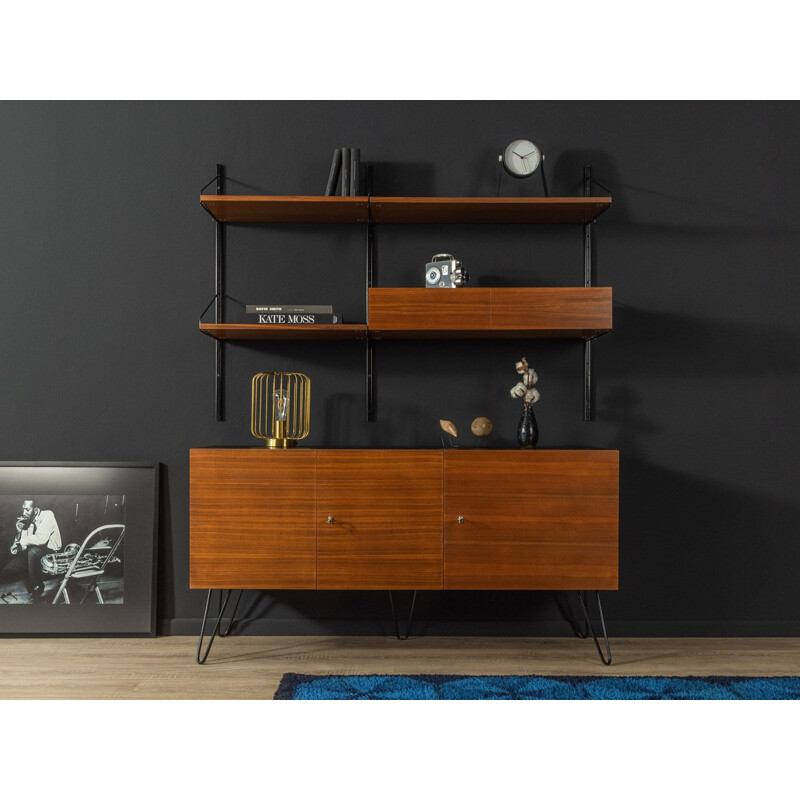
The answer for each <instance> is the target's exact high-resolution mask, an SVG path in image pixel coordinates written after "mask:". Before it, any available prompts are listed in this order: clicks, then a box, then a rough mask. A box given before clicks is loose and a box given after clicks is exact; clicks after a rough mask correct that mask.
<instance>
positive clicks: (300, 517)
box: [189, 448, 316, 589]
mask: <svg viewBox="0 0 800 800" xmlns="http://www.w3.org/2000/svg"><path fill="white" fill-rule="evenodd" d="M315 486H316V453H315V452H314V451H313V450H301V449H297V450H287V451H275V450H272V451H269V450H267V449H266V448H264V449H263V450H259V449H255V448H250V449H242V450H232V449H231V450H228V449H219V450H217V449H208V450H192V451H191V453H190V502H189V509H190V511H189V531H190V534H189V538H190V551H191V553H190V564H191V568H190V584H189V585H190V586H191V587H192V588H193V589H212V588H214V589H217V588H228V589H314V588H315V587H316V535H315V532H314V509H315V502H316V498H315Z"/></svg>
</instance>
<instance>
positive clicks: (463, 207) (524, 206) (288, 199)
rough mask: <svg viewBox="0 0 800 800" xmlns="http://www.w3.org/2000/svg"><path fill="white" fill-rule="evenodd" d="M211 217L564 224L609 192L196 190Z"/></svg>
mask: <svg viewBox="0 0 800 800" xmlns="http://www.w3.org/2000/svg"><path fill="white" fill-rule="evenodd" d="M200 204H201V205H202V206H203V208H205V209H206V211H208V213H209V214H211V216H212V217H214V219H215V220H217V222H348V223H354V222H367V221H369V219H370V218H371V219H372V221H373V222H379V223H380V222H385V223H409V224H432V223H439V224H443V223H444V224H464V223H468V224H477V223H499V224H506V223H511V224H515V223H519V224H526V223H527V224H535V223H539V224H547V223H556V224H569V223H573V224H574V223H586V222H591V221H592V220H593V219H596V218H597V217H599V216H600V214H602V213H603V212H604V211H605V210H606V209H608V208H610V207H611V198H610V197H370V198H367V197H298V196H283V195H216V194H204V195H200Z"/></svg>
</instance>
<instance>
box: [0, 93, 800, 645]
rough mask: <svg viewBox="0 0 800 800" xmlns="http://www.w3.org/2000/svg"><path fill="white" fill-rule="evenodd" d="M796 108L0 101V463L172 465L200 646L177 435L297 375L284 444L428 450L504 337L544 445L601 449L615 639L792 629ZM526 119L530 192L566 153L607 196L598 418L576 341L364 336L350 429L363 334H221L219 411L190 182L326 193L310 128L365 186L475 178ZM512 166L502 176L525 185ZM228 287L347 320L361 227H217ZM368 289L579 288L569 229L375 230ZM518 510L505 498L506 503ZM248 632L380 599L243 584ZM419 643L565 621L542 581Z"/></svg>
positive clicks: (488, 399)
mask: <svg viewBox="0 0 800 800" xmlns="http://www.w3.org/2000/svg"><path fill="white" fill-rule="evenodd" d="M798 123H800V113H799V112H798V105H797V104H776V103H632V102H619V103H597V102H566V103H550V102H547V103H544V102H543V103H538V102H513V103H512V102H491V103H481V102H457V103H456V102H453V103H406V102H380V103H368V102H348V103H337V102H298V103H285V102H264V103H232V102H219V103H218V102H214V103H11V102H7V103H3V104H2V105H0V164H2V172H1V174H2V183H1V184H0V185H1V186H2V192H0V204H2V213H0V242H1V243H2V244H1V247H2V249H1V250H0V253H2V256H1V258H2V284H1V285H2V297H3V301H4V302H3V314H2V333H3V340H4V342H5V346H4V347H3V348H2V354H1V355H0V366H1V369H0V374H2V376H3V380H2V381H0V411H1V412H2V422H1V423H0V437H1V446H0V459H2V460H70V461H80V460H91V461H106V460H108V461H125V460H131V461H150V460H154V461H155V460H158V461H161V462H162V463H163V464H164V465H165V470H164V483H163V487H162V489H163V494H162V497H163V507H162V511H161V540H160V545H159V556H160V565H159V592H158V600H159V605H158V616H159V619H160V620H161V626H160V627H161V630H163V631H168V632H194V630H195V628H194V625H195V623H196V621H197V619H198V617H199V616H200V614H201V612H202V603H203V596H202V594H201V593H200V592H191V591H189V589H188V588H187V587H188V450H189V448H190V447H196V446H205V445H215V444H237V445H245V446H248V445H253V444H255V442H254V440H252V439H251V437H250V435H249V381H250V377H251V375H252V374H253V373H254V372H256V371H259V370H273V369H278V370H280V369H298V370H302V371H305V372H307V373H308V374H309V375H310V376H311V378H312V426H311V436H310V437H309V439H308V440H307V443H308V444H309V445H311V446H325V445H433V444H435V443H436V442H437V439H438V420H439V419H440V418H442V417H444V418H448V419H451V420H453V421H455V422H456V424H457V425H459V427H460V428H461V429H462V430H467V429H468V425H469V422H470V421H471V420H472V419H473V418H474V417H475V416H478V415H480V414H486V415H488V416H490V417H491V418H492V419H493V420H494V421H495V431H496V435H495V437H494V442H495V443H496V444H503V443H506V444H508V443H513V441H514V433H515V426H516V423H517V420H518V417H519V407H518V404H517V403H516V402H514V401H512V400H511V399H510V397H509V396H508V389H509V388H510V386H511V385H512V384H513V383H514V378H515V374H514V372H513V364H514V362H515V361H516V360H517V359H518V358H519V357H520V356H522V355H525V356H527V357H528V359H529V361H530V362H531V363H532V364H533V365H534V366H535V367H536V369H537V370H538V372H539V376H540V381H539V388H540V390H541V393H542V399H541V402H540V403H539V404H538V406H537V407H536V412H537V417H538V420H539V424H540V429H541V444H542V445H545V446H559V445H564V446H572V445H594V446H600V447H618V448H619V449H620V451H621V533H620V544H621V548H620V552H621V564H620V591H619V592H618V593H616V594H613V593H611V594H608V595H607V596H606V601H605V605H606V611H607V614H608V617H609V619H610V630H611V632H612V634H618V635H622V634H632V635H637V634H652V635H659V634H663V635H687V634H694V633H697V634H793V635H797V634H799V633H800V623H798V619H800V592H798V591H797V582H798V577H797V574H798V567H800V544H798V538H799V534H800V529H799V528H798V509H799V507H800V503H799V502H798V497H797V477H798V476H797V473H798V470H797V465H798V458H797V452H798V447H800V436H798V425H797V404H798V397H799V396H800V395H799V393H798V378H799V377H800V371H799V370H798V365H799V362H800V356H798V353H800V323H798V316H797V312H796V306H797V302H798V297H800V277H799V273H800V270H798V266H800V265H798V252H800V237H799V236H798V234H799V233H800V223H798V214H797V212H798V193H797V187H798V185H799V184H800V150H798V148H797V141H798V134H800V125H799V124H798ZM520 135H524V136H531V137H533V138H534V139H535V140H536V141H537V142H539V144H540V145H541V146H542V148H543V149H544V151H545V152H546V154H547V169H548V174H549V179H550V183H551V189H552V191H553V193H554V194H579V193H580V191H581V186H580V179H581V167H582V165H583V164H584V163H591V164H592V165H593V167H594V169H595V174H596V176H597V178H598V179H599V180H601V181H602V182H603V183H605V184H606V185H608V186H609V187H611V188H612V189H613V191H614V207H613V208H612V210H610V211H609V212H607V213H606V214H605V215H604V216H603V217H602V218H601V220H600V221H599V222H598V224H597V226H596V238H597V257H598V282H599V284H601V285H612V286H613V287H614V299H615V302H614V317H615V320H614V321H615V330H614V333H613V334H612V335H610V336H606V337H604V338H603V339H601V340H599V342H598V343H597V345H596V348H595V349H596V374H597V400H598V412H597V421H596V422H594V423H586V422H583V420H582V413H581V411H582V408H581V402H582V396H581V382H582V366H581V364H582V351H581V346H580V344H579V343H577V342H489V343H487V342H469V341H465V342H459V341H448V342H424V341H423V342H384V343H379V344H378V345H377V347H376V370H377V402H378V422H377V423H376V424H373V425H368V424H366V423H365V422H364V420H363V405H364V398H363V361H364V353H363V345H361V344H357V343H350V342H345V343H330V342H329V343H325V342H319V343H314V342H311V343H271V344H270V343H253V344H236V345H232V346H228V348H227V355H228V379H227V383H226V399H227V419H226V421H225V422H224V423H217V422H215V421H214V405H213V401H214V345H213V342H212V341H211V340H210V339H208V338H206V337H204V336H202V335H201V334H200V333H198V332H197V317H198V314H199V312H200V311H201V310H202V308H203V307H204V306H205V305H206V303H207V302H208V301H209V300H210V299H211V296H212V295H213V292H214V282H213V278H214V274H213V268H214V225H213V223H212V221H211V219H210V217H209V216H208V215H207V214H206V213H205V212H204V211H203V210H202V209H201V208H200V206H199V204H198V194H199V190H200V187H201V186H202V185H203V184H204V183H205V182H206V181H207V180H209V179H210V178H212V177H213V175H214V171H215V164H216V163H217V162H222V163H224V164H226V165H227V168H228V175H229V184H228V191H229V192H231V193H265V194H319V193H321V192H322V191H323V189H324V186H325V179H326V177H327V172H328V166H329V162H330V156H331V152H332V150H333V148H334V147H335V146H341V145H343V144H344V145H354V146H360V147H361V151H362V158H363V159H364V161H366V162H368V163H371V164H373V165H374V168H375V186H374V191H375V193H376V194H395V195H403V194H412V195H413V194H421V195H490V194H494V191H495V182H496V155H497V153H498V152H500V149H501V148H502V147H503V146H504V145H505V144H506V143H507V142H508V141H510V140H511V139H512V138H515V137H517V136H520ZM539 188H540V187H539V184H538V182H537V181H535V180H534V181H532V182H529V183H513V184H512V182H511V181H510V179H506V180H505V182H504V184H503V189H502V191H503V193H505V194H510V193H520V192H521V193H535V194H538V193H539ZM228 236H229V251H228V264H229V281H228V292H229V293H230V294H231V295H233V296H234V297H237V298H239V299H241V300H243V301H246V302H262V301H276V300H278V301H303V300H305V301H313V302H327V301H331V302H333V304H334V305H335V306H336V308H337V309H338V310H339V311H341V312H342V313H343V314H344V316H345V319H346V320H347V321H359V320H362V319H363V314H364V308H363V282H362V281H363V277H362V276H363V253H364V240H363V230H362V229H361V228H360V227H356V226H319V227H314V226H290V225H280V226H271V227H267V226H252V227H243V226H238V227H237V226H229V231H228ZM377 245H378V275H377V281H378V285H383V286H398V285H409V286H418V285H421V275H422V267H423V265H424V263H425V261H426V260H427V259H428V257H429V256H431V255H432V254H433V253H436V252H440V251H449V252H453V253H455V254H456V255H457V256H458V257H460V258H462V259H463V261H464V262H465V264H466V265H467V267H468V269H469V270H470V272H471V273H472V274H473V276H474V278H475V282H476V284H477V285H580V284H581V281H582V250H581V229H580V228H579V227H558V226H552V227H533V228H531V227H525V226H522V227H514V226H485V227H472V228H470V227H458V226H439V227H424V226H419V227H391V226H390V227H384V228H379V229H378V230H377ZM523 513H524V511H523ZM244 605H245V612H246V615H247V616H248V617H251V618H253V619H254V622H252V623H251V624H250V625H249V630H250V631H258V632H276V633H278V632H287V633H289V632H293V633H319V632H327V631H331V632H335V631H340V632H359V633H374V632H388V630H389V629H388V626H387V611H388V609H387V602H386V597H385V594H383V593H371V592H362V593H353V594H347V593H336V592H324V593H318V594H317V593H312V592H281V593H276V594H275V595H274V596H264V597H258V596H256V595H255V594H253V595H252V596H251V597H247V598H246V599H245V601H244ZM418 615H419V617H420V618H421V619H422V620H424V622H422V623H421V624H420V628H419V629H418V630H420V631H421V632H422V631H428V632H434V631H438V632H445V633H465V632H485V633H489V632H493V633H504V632H508V633H525V632H528V633H556V632H563V633H566V632H567V628H566V625H565V623H564V622H563V620H562V617H561V615H560V613H559V610H558V608H557V606H556V604H555V601H554V598H552V597H551V596H549V595H547V594H535V593H518V592H513V593H502V592H496V593H495V592H491V593H466V592H458V593H450V594H446V593H441V592H440V593H435V592H429V593H425V594H424V595H423V596H421V597H420V600H419V602H418Z"/></svg>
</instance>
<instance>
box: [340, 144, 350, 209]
mask: <svg viewBox="0 0 800 800" xmlns="http://www.w3.org/2000/svg"><path fill="white" fill-rule="evenodd" d="M349 194H350V148H349V147H343V148H342V197H347V196H348V195H349Z"/></svg>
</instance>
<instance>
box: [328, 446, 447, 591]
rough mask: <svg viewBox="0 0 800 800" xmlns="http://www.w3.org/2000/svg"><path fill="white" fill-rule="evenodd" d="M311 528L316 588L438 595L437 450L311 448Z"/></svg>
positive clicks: (439, 466) (439, 510)
mask: <svg viewBox="0 0 800 800" xmlns="http://www.w3.org/2000/svg"><path fill="white" fill-rule="evenodd" d="M328 517H332V518H333V522H332V523H331V524H329V523H328V522H327V519H328ZM316 522H317V588H319V589H441V588H442V454H441V451H436V450H434V451H431V450H427V451H425V450H318V451H317V514H316Z"/></svg>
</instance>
